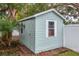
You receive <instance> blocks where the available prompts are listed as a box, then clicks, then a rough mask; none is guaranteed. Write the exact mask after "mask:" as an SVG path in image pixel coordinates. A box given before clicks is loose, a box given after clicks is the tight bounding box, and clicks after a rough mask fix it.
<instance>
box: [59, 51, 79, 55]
mask: <svg viewBox="0 0 79 59" xmlns="http://www.w3.org/2000/svg"><path fill="white" fill-rule="evenodd" d="M59 56H79V53H77V52H74V51H72V50H68V51H66V52H63V53H60V54H59Z"/></svg>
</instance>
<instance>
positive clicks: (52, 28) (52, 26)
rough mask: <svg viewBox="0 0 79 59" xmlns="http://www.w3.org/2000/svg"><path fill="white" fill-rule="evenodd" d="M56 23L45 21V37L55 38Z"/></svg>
mask: <svg viewBox="0 0 79 59" xmlns="http://www.w3.org/2000/svg"><path fill="white" fill-rule="evenodd" d="M55 23H56V22H55V21H52V20H47V23H46V24H47V25H46V27H47V28H46V31H47V33H46V34H47V37H51V36H55V35H56V24H55Z"/></svg>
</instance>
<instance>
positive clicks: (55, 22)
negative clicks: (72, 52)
mask: <svg viewBox="0 0 79 59" xmlns="http://www.w3.org/2000/svg"><path fill="white" fill-rule="evenodd" d="M49 21H51V22H54V24H55V25H54V27H55V32H54V33H55V34H54V36H51V37H56V35H57V21H55V20H46V37H47V38H48V22H49Z"/></svg>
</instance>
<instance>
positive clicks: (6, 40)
mask: <svg viewBox="0 0 79 59" xmlns="http://www.w3.org/2000/svg"><path fill="white" fill-rule="evenodd" d="M16 26H17V21H15V20H10V19H9V20H8V18H7V17H3V18H1V19H0V32H1V33H2V38H1V39H0V41H1V43H2V44H3V46H11V42H12V30H13V29H14V28H15V27H16Z"/></svg>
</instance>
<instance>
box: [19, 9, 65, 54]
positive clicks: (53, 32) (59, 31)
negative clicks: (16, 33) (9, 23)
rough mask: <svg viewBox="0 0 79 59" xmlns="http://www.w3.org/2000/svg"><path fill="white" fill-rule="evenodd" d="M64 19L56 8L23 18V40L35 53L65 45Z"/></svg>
mask: <svg viewBox="0 0 79 59" xmlns="http://www.w3.org/2000/svg"><path fill="white" fill-rule="evenodd" d="M63 20H64V17H63V16H62V15H61V14H60V13H58V12H57V11H56V10H54V9H50V10H47V11H43V12H41V13H38V14H35V15H33V16H30V17H26V18H24V19H22V20H21V21H20V24H21V25H22V28H21V31H20V33H21V42H22V43H23V44H24V45H25V46H26V47H28V48H29V49H30V50H31V51H33V52H34V53H39V52H42V51H47V50H51V49H55V48H59V47H63Z"/></svg>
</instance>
